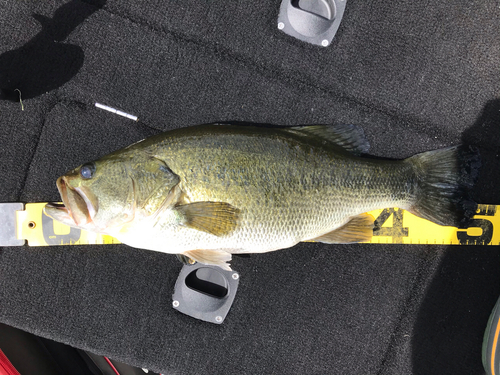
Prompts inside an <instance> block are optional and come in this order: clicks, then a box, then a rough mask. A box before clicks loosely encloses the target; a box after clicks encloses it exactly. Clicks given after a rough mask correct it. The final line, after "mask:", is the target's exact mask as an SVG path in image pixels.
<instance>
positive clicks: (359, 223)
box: [312, 214, 375, 243]
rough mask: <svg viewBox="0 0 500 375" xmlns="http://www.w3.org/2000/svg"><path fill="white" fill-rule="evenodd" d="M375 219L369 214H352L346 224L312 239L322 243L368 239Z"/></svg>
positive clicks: (363, 240) (371, 233)
mask: <svg viewBox="0 0 500 375" xmlns="http://www.w3.org/2000/svg"><path fill="white" fill-rule="evenodd" d="M374 221H375V219H374V218H373V216H372V215H370V214H361V215H358V216H354V217H353V218H351V220H349V221H348V222H347V223H346V224H344V225H343V226H341V227H340V228H337V229H335V230H333V231H331V232H329V233H326V234H323V235H322V236H319V237H317V238H313V239H312V241H315V242H324V243H356V242H365V241H369V240H370V239H371V238H372V236H373V223H374Z"/></svg>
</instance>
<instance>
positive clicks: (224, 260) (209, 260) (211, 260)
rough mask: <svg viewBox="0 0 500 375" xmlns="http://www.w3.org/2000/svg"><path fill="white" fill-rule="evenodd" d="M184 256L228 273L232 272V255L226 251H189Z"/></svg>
mask: <svg viewBox="0 0 500 375" xmlns="http://www.w3.org/2000/svg"><path fill="white" fill-rule="evenodd" d="M182 255H184V256H186V257H189V258H191V259H192V260H194V261H196V262H200V263H203V264H210V265H213V266H219V267H220V268H222V269H225V270H226V271H231V266H230V264H229V263H228V262H230V261H231V254H229V253H228V252H226V251H224V250H189V251H185V252H184V253H183V254H182Z"/></svg>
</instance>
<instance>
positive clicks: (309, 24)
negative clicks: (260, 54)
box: [278, 0, 346, 47]
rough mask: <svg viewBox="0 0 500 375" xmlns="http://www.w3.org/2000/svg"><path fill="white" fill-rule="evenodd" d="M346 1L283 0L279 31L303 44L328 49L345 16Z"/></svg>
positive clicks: (279, 17)
mask: <svg viewBox="0 0 500 375" xmlns="http://www.w3.org/2000/svg"><path fill="white" fill-rule="evenodd" d="M345 6H346V0H282V2H281V7H280V12H279V16H278V29H280V30H281V31H283V32H284V33H285V34H288V35H290V36H293V37H295V38H297V39H299V40H301V41H303V42H307V43H311V44H315V45H318V46H323V47H327V46H329V45H330V43H331V42H332V40H333V37H334V36H335V34H336V33H337V30H338V28H339V26H340V21H341V20H342V16H343V15H344V10H345Z"/></svg>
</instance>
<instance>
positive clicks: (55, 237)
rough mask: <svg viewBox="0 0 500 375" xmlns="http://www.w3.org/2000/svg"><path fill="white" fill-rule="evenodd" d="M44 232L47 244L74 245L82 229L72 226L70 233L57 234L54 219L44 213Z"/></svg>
mask: <svg viewBox="0 0 500 375" xmlns="http://www.w3.org/2000/svg"><path fill="white" fill-rule="evenodd" d="M42 232H43V239H44V240H45V242H46V243H47V245H73V244H74V243H75V242H76V241H78V240H79V239H80V236H81V234H82V230H81V229H78V228H70V231H69V233H68V234H56V233H55V232H54V220H53V219H52V218H51V217H49V216H47V215H45V214H44V213H42Z"/></svg>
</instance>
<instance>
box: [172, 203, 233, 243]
mask: <svg viewBox="0 0 500 375" xmlns="http://www.w3.org/2000/svg"><path fill="white" fill-rule="evenodd" d="M176 210H177V211H179V212H180V213H181V214H182V215H183V216H184V222H183V225H185V226H187V227H190V228H193V229H197V230H201V231H203V232H207V233H210V234H213V235H215V236H219V237H220V236H226V235H228V234H230V233H231V232H232V231H233V230H234V229H235V228H236V226H237V225H238V216H239V213H240V210H239V209H237V208H236V207H233V206H231V205H230V204H229V203H225V202H193V203H189V204H185V205H181V206H177V207H176Z"/></svg>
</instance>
